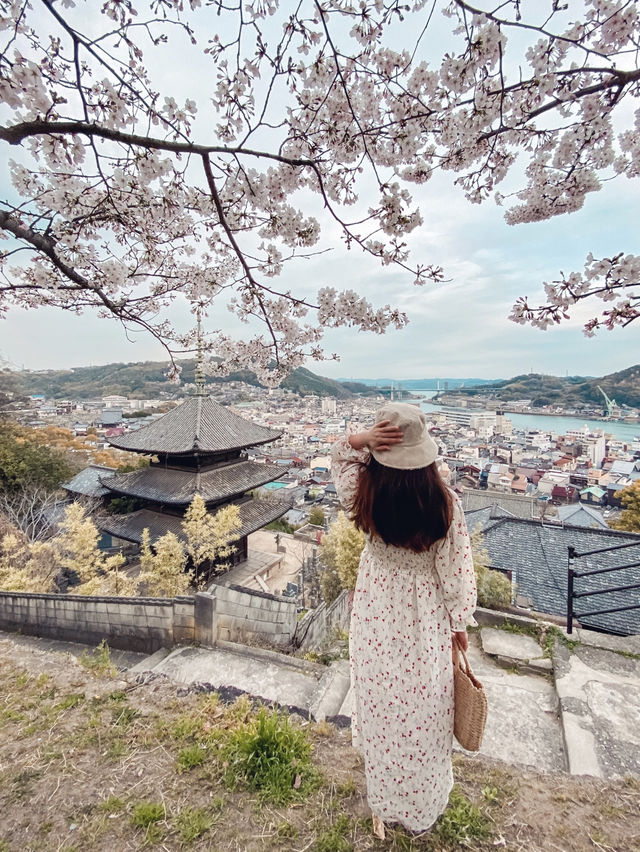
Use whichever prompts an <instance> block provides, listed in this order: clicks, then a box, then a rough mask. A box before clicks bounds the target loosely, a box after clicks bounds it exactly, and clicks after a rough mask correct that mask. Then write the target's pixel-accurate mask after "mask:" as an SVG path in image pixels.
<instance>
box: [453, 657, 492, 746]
mask: <svg viewBox="0 0 640 852" xmlns="http://www.w3.org/2000/svg"><path fill="white" fill-rule="evenodd" d="M454 647H455V648H456V650H457V657H456V660H455V662H454V667H453V688H454V701H455V717H454V723H453V733H454V736H455V738H456V739H457V740H458V742H459V743H460V745H461V746H462V748H464V749H466V750H467V751H478V749H479V748H480V746H481V744H482V736H483V734H484V726H485V724H486V721H487V710H488V705H487V696H486V693H485V691H484V688H483V686H482V684H481V683H480V681H479V680H478V678H477V677H476V676H475V675H474V674H473V672H472V671H471V666H470V665H469V661H468V660H467V655H466V654H465V652H464V651H463V650H462V648H460V646H459V645H457V643H456V644H455V645H454Z"/></svg>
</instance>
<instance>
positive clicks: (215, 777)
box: [0, 634, 640, 852]
mask: <svg viewBox="0 0 640 852" xmlns="http://www.w3.org/2000/svg"><path fill="white" fill-rule="evenodd" d="M113 659H114V661H116V662H120V663H122V664H125V663H127V662H131V661H128V660H126V659H125V658H123V657H118V656H116V655H115V654H114V657H113ZM0 676H1V677H2V685H3V686H2V699H1V700H0V729H1V731H2V736H1V738H0V852H13V851H14V850H16V852H17V850H20V852H36V850H38V852H40V850H42V852H49V850H55V852H85V850H90V852H93V850H96V852H120V850H139V849H158V850H181V849H193V850H219V852H223V850H225V852H226V850H235V852H245V851H246V852H258V850H284V852H307V850H308V852H314V851H315V852H350V850H354V852H364V850H428V852H436V850H455V849H462V848H467V849H472V850H489V849H501V848H502V849H507V850H523V852H524V850H527V852H537V850H556V852H558V850H560V852H583V850H602V851H603V852H612V850H613V852H636V850H638V852H640V783H639V781H638V779H632V778H628V779H621V780H620V781H616V782H602V781H598V780H596V779H592V778H586V777H585V778H575V777H571V776H567V775H560V774H557V775H545V774H541V773H538V772H536V771H534V770H533V769H522V768H514V767H511V766H507V765H505V764H500V763H498V762H491V761H487V760H484V759H470V758H465V757H462V756H456V758H455V761H454V764H455V766H454V769H455V775H456V782H457V785H456V788H455V790H454V794H453V795H452V799H451V802H450V806H449V809H448V810H447V811H446V812H445V814H444V816H443V817H442V818H441V821H440V822H439V823H438V824H437V825H436V826H435V828H434V829H433V830H432V831H431V832H429V833H427V834H425V835H424V836H422V837H418V838H415V837H410V836H408V835H407V834H406V833H405V832H403V831H401V830H397V829H394V828H390V829H389V830H388V832H387V839H386V840H385V841H379V840H377V839H376V838H374V837H373V835H372V833H371V822H370V819H369V813H368V809H367V807H366V799H365V779H364V771H363V765H362V761H361V758H360V756H359V755H358V754H357V753H356V752H355V751H354V750H353V749H351V747H350V744H349V742H350V735H349V731H348V730H337V729H335V728H334V727H333V726H331V725H327V724H324V723H320V724H315V723H310V722H307V721H306V720H303V719H300V718H298V717H295V718H294V723H295V725H296V726H299V727H301V728H303V729H304V730H305V732H306V734H307V736H308V738H309V740H310V741H311V743H312V744H313V761H314V764H315V766H316V767H317V768H318V769H319V770H320V772H321V774H322V780H321V782H319V786H318V787H317V789H316V790H315V791H314V792H312V793H310V794H309V795H308V796H307V797H306V798H305V799H303V800H301V801H299V802H295V803H294V804H291V805H288V806H275V805H273V804H270V803H269V802H268V801H265V800H264V799H263V798H261V797H260V795H258V794H256V793H253V792H249V791H246V790H243V789H229V787H228V786H227V785H226V784H225V777H224V768H225V767H224V765H221V764H220V759H219V756H218V755H217V754H216V753H215V748H214V747H213V746H212V745H211V744H212V743H215V741H216V739H215V737H213V738H212V737H211V736H210V735H211V734H212V733H216V732H222V733H224V731H228V730H231V729H232V728H233V726H234V725H238V724H240V723H241V722H242V721H243V720H244V719H246V718H247V717H248V716H249V715H250V714H251V713H252V712H253V710H252V708H251V705H250V702H248V701H247V700H246V699H239V700H238V701H237V702H236V703H235V704H225V703H224V702H223V701H219V700H218V699H217V697H216V696H212V695H207V694H202V693H198V692H192V691H188V690H186V689H185V688H179V687H177V686H176V685H175V684H172V683H170V682H168V681H167V680H165V679H162V678H159V677H155V678H153V677H152V678H150V679H148V680H147V682H144V683H138V682H136V681H135V679H134V678H133V677H131V676H127V675H126V673H123V672H122V671H118V670H117V668H116V667H115V666H114V665H113V664H112V663H110V660H109V657H108V655H104V654H103V655H99V654H91V655H88V656H86V657H85V659H84V660H79V659H77V658H76V657H74V656H72V655H70V654H68V653H64V652H61V651H54V650H50V649H49V648H43V647H42V646H40V645H38V642H37V641H31V640H25V639H24V638H22V639H17V638H12V637H11V636H8V635H7V634H0ZM505 736H508V732H505ZM197 742H203V743H205V744H206V743H208V744H209V745H208V746H205V747H203V748H200V751H199V753H200V754H201V755H203V756H202V757H201V758H199V761H200V762H198V764H197V765H194V766H192V767H189V766H188V765H185V761H184V755H185V754H187V755H188V754H189V753H190V752H189V749H193V748H194V746H195V744H196V743H197ZM207 749H208V750H207ZM148 806H152V807H153V808H156V809H157V812H156V814H155V816H154V817H153V818H152V819H151V820H150V821H149V820H147V821H146V822H145V818H144V814H145V811H144V808H145V807H148Z"/></svg>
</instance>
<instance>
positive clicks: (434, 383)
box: [338, 376, 496, 391]
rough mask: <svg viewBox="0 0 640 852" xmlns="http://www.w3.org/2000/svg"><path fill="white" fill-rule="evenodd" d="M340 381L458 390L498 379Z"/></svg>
mask: <svg viewBox="0 0 640 852" xmlns="http://www.w3.org/2000/svg"><path fill="white" fill-rule="evenodd" d="M338 381H339V382H342V384H344V385H349V384H350V383H352V382H353V381H356V382H357V383H360V384H363V385H367V386H368V387H377V388H389V387H391V385H393V386H394V387H400V388H402V389H403V390H407V391H413V390H438V388H443V387H444V386H445V385H447V386H448V388H449V390H457V389H458V388H461V387H465V388H466V387H475V386H477V385H492V384H495V382H496V379H474V378H466V379H451V378H446V377H444V378H440V377H438V376H436V377H435V378H431V379H357V380H354V379H345V378H341V379H338Z"/></svg>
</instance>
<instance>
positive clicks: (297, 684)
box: [130, 642, 349, 720]
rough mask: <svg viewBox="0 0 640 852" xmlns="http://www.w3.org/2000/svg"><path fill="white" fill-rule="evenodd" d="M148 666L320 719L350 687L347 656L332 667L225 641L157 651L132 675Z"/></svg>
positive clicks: (178, 678) (176, 678)
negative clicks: (274, 703)
mask: <svg viewBox="0 0 640 852" xmlns="http://www.w3.org/2000/svg"><path fill="white" fill-rule="evenodd" d="M148 671H151V672H153V673H154V674H162V675H165V676H166V677H168V678H170V679H171V680H173V681H175V682H176V683H182V684H205V685H207V686H210V687H211V688H212V689H218V688H221V687H228V688H232V689H235V690H239V691H240V692H244V693H247V694H248V695H251V696H253V697H255V698H262V699H263V700H265V701H269V702H276V703H277V704H280V705H282V706H286V707H291V708H293V709H295V710H297V711H298V712H302V713H305V714H309V715H311V716H312V717H313V718H314V719H316V720H320V719H325V718H326V717H327V716H334V715H336V714H337V713H338V711H339V709H340V707H341V706H342V704H343V702H344V699H345V695H346V694H347V691H348V689H349V664H348V661H346V660H337V661H336V662H335V663H332V664H331V665H330V666H328V667H327V666H322V665H318V664H317V663H311V662H307V661H306V660H300V659H298V658H296V657H290V656H287V655H285V654H279V653H277V652H275V651H268V650H266V649H263V648H252V647H248V646H246V645H238V644H236V643H231V642H219V643H218V646H217V647H216V648H195V647H191V646H189V647H183V648H176V649H175V650H174V651H172V652H171V653H169V654H167V655H166V656H164V655H162V656H161V655H160V653H159V652H157V653H156V654H154V655H153V656H152V657H150V658H148V659H147V660H146V661H143V662H141V663H139V664H138V665H136V666H135V667H134V668H133V669H131V672H130V674H134V675H141V674H143V673H144V672H148Z"/></svg>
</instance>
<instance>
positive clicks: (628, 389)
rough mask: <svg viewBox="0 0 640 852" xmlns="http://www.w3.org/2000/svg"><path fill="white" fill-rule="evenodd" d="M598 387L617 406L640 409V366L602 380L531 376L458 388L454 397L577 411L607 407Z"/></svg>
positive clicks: (583, 377) (578, 377)
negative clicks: (479, 397)
mask: <svg viewBox="0 0 640 852" xmlns="http://www.w3.org/2000/svg"><path fill="white" fill-rule="evenodd" d="M598 386H600V387H601V388H602V390H603V391H604V392H605V393H606V394H607V396H609V397H610V398H611V399H615V401H616V402H617V403H618V405H628V406H631V407H633V408H637V407H639V406H640V364H636V365H635V366H633V367H628V368H627V369H626V370H620V371H619V372H617V373H610V374H609V375H607V376H602V378H593V377H590V376H567V377H560V376H546V375H543V374H541V373H529V374H526V375H521V376H514V378H512V379H505V380H503V381H500V382H493V383H492V384H488V385H483V386H482V387H473V388H458V389H456V391H455V393H456V394H458V395H460V394H465V395H467V396H476V395H478V394H482V395H483V396H485V395H490V396H492V397H494V398H497V399H501V400H503V401H504V402H509V401H511V400H516V399H530V400H532V404H533V405H534V406H543V405H562V406H564V407H567V408H576V407H580V406H581V405H589V406H593V405H595V406H604V397H603V396H602V393H601V392H600V390H599V389H598Z"/></svg>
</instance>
